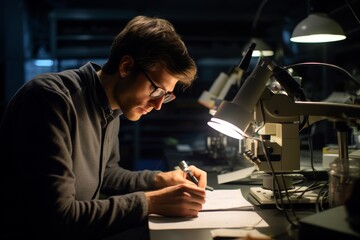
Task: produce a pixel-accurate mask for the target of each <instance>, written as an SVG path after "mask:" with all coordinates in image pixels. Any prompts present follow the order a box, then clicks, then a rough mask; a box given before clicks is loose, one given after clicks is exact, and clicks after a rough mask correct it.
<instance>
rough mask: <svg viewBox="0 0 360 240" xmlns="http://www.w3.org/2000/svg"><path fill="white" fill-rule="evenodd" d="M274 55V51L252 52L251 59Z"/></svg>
mask: <svg viewBox="0 0 360 240" xmlns="http://www.w3.org/2000/svg"><path fill="white" fill-rule="evenodd" d="M273 55H274V51H272V50H261V51H260V50H254V51H253V53H252V55H251V56H253V57H269V56H273Z"/></svg>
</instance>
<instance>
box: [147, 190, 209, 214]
mask: <svg viewBox="0 0 360 240" xmlns="http://www.w3.org/2000/svg"><path fill="white" fill-rule="evenodd" d="M145 195H146V197H147V200H148V209H149V214H151V213H155V214H160V215H164V216H171V217H194V216H197V215H198V212H199V211H200V210H201V209H202V205H203V204H204V203H205V195H206V192H205V190H204V189H202V188H199V187H197V186H194V185H190V184H180V185H176V186H171V187H167V188H164V189H161V190H157V191H152V192H146V193H145Z"/></svg>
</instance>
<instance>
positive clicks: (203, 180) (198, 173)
mask: <svg viewBox="0 0 360 240" xmlns="http://www.w3.org/2000/svg"><path fill="white" fill-rule="evenodd" d="M189 169H190V171H191V172H192V173H193V174H194V176H195V177H196V178H197V179H198V181H199V183H198V186H199V187H201V188H205V187H206V185H207V173H206V172H205V171H203V170H201V169H199V168H197V167H195V166H194V165H191V166H189Z"/></svg>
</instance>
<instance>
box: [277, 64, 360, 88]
mask: <svg viewBox="0 0 360 240" xmlns="http://www.w3.org/2000/svg"><path fill="white" fill-rule="evenodd" d="M303 65H320V66H325V67H330V68H334V69H336V70H339V71H340V72H343V73H345V74H346V75H347V76H348V77H350V79H351V80H353V81H354V82H355V83H356V84H357V85H358V86H360V81H359V80H358V79H356V78H355V77H354V76H353V75H351V73H349V72H348V71H346V70H345V69H344V68H342V67H339V66H337V65H334V64H330V63H322V62H302V63H295V64H291V65H288V66H284V67H283V70H286V69H289V68H293V67H297V66H303ZM278 73H280V72H278ZM278 73H274V74H273V75H272V76H271V77H273V76H274V75H276V74H278Z"/></svg>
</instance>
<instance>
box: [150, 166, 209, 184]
mask: <svg viewBox="0 0 360 240" xmlns="http://www.w3.org/2000/svg"><path fill="white" fill-rule="evenodd" d="M189 169H190V171H191V172H192V173H193V175H194V176H195V177H196V178H197V179H198V180H199V184H198V187H200V188H205V187H206V184H207V174H206V172H205V171H203V170H201V169H199V168H197V167H195V166H193V165H191V166H189ZM178 184H192V185H195V183H193V182H192V181H191V179H190V178H189V177H188V176H187V174H186V173H184V172H183V171H181V170H174V171H170V172H161V173H159V174H157V175H156V178H155V186H156V188H157V189H161V188H164V187H169V186H173V185H178Z"/></svg>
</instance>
